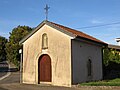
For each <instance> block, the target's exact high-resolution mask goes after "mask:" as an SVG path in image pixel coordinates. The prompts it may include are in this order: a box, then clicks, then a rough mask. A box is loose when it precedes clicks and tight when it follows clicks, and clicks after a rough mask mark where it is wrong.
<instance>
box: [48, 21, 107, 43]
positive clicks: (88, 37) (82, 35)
mask: <svg viewBox="0 0 120 90" xmlns="http://www.w3.org/2000/svg"><path fill="white" fill-rule="evenodd" d="M48 22H49V21H48ZM49 23H51V24H53V25H55V26H57V27H58V28H61V29H63V30H66V31H68V32H71V33H72V34H75V35H76V36H78V37H81V38H85V39H88V40H92V41H95V42H98V43H102V44H106V43H105V42H103V41H101V40H98V39H96V38H94V37H92V36H90V35H87V34H85V33H83V32H81V31H77V30H74V29H71V28H68V27H65V26H63V25H60V24H56V23H53V22H49Z"/></svg>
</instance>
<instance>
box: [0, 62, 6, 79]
mask: <svg viewBox="0 0 120 90" xmlns="http://www.w3.org/2000/svg"><path fill="white" fill-rule="evenodd" d="M7 72H8V64H7V62H6V61H3V62H0V77H2V76H4V75H5V74H7Z"/></svg>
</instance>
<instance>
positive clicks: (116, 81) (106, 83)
mask: <svg viewBox="0 0 120 90" xmlns="http://www.w3.org/2000/svg"><path fill="white" fill-rule="evenodd" d="M80 86H120V78H116V79H113V80H102V81H97V82H88V83H81V84H80Z"/></svg>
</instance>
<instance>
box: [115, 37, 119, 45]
mask: <svg viewBox="0 0 120 90" xmlns="http://www.w3.org/2000/svg"><path fill="white" fill-rule="evenodd" d="M115 40H116V41H117V42H118V45H119V46H120V38H116V39H115Z"/></svg>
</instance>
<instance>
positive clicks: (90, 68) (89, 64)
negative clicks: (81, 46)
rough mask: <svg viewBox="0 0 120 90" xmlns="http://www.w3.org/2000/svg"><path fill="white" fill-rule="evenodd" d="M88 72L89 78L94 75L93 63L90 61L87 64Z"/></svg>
mask: <svg viewBox="0 0 120 90" xmlns="http://www.w3.org/2000/svg"><path fill="white" fill-rule="evenodd" d="M87 70H88V71H87V72H88V76H91V75H92V61H91V60H90V59H89V60H88V62H87Z"/></svg>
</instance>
